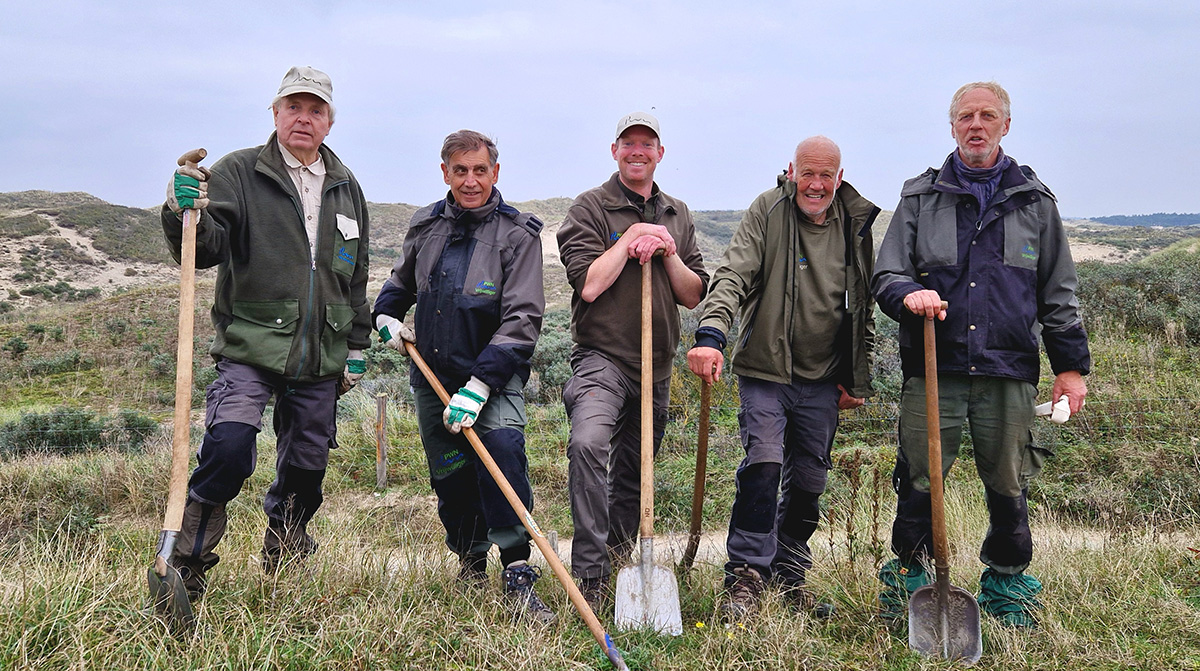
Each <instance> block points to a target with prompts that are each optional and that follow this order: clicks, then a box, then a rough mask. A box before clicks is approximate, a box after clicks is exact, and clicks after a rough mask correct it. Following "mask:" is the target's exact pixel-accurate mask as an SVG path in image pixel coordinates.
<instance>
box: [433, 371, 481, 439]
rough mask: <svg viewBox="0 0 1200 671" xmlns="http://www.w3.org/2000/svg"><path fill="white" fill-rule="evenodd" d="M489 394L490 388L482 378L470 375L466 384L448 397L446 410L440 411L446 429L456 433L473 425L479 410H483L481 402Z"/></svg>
mask: <svg viewBox="0 0 1200 671" xmlns="http://www.w3.org/2000/svg"><path fill="white" fill-rule="evenodd" d="M489 394H491V390H490V389H488V386H487V385H486V384H484V383H483V380H480V379H479V378H477V377H475V376H471V379H470V380H467V384H466V386H465V387H463V388H462V389H459V390H458V393H457V394H455V395H454V396H452V397H450V405H448V406H446V411H445V412H443V413H442V424H445V425H446V430H447V431H449V432H450V433H458V432H459V431H462V430H463V429H469V428H471V427H472V426H475V420H476V419H478V418H479V412H480V411H481V410H483V404H484V403H487V400H488V395H489Z"/></svg>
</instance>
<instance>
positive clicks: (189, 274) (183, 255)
mask: <svg viewBox="0 0 1200 671" xmlns="http://www.w3.org/2000/svg"><path fill="white" fill-rule="evenodd" d="M207 155H208V152H207V151H205V150H203V149H193V150H192V151H189V152H188V153H186V154H184V155H183V156H180V157H179V165H187V166H188V167H191V168H195V167H196V166H197V164H199V163H200V161H203V160H204V157H205V156H207ZM199 223H200V212H199V211H197V210H195V209H186V210H184V211H183V242H182V244H181V245H180V248H179V251H180V254H179V257H180V258H179V269H180V270H179V346H178V349H177V351H176V356H175V433H174V436H173V438H172V440H171V480H170V485H169V487H168V489H167V512H166V515H165V516H164V519H163V528H162V532H161V533H160V534H159V535H158V552H157V554H156V555H155V557H154V566H153V567H151V568H150V569H148V570H147V571H146V583H147V585H148V586H149V588H150V603H152V604H154V612H155V613H156V614H157V615H158V616H159V617H161V618H162V619H163V620H164V621H165V622H166V624H167V627H168V628H169V629H170V630H171V632H172V633H174V634H175V635H182V634H185V633H187V632H188V631H190V630H191V629H192V627H193V626H194V625H195V623H196V616H195V614H194V613H193V612H192V602H191V601H190V600H189V599H188V595H187V590H186V589H185V588H184V586H183V578H182V577H181V576H180V575H179V571H177V570H175V568H174V567H172V566H171V565H170V564H169V563H168V561H169V560H170V558H171V552H172V551H174V549H175V539H176V538H177V537H178V535H179V530H180V528H182V526H183V508H184V505H185V504H186V503H187V474H188V473H187V467H188V454H189V451H190V442H191V440H190V428H191V412H192V318H193V316H194V315H193V313H194V311H195V300H196V296H195V293H196V226H197V225H199Z"/></svg>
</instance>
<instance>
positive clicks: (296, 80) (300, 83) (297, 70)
mask: <svg viewBox="0 0 1200 671" xmlns="http://www.w3.org/2000/svg"><path fill="white" fill-rule="evenodd" d="M294 93H311V94H313V95H314V96H316V97H318V98H320V99H321V100H324V101H325V102H327V103H329V104H330V105H332V104H333V82H332V81H330V79H329V75H327V74H325V73H324V72H321V71H320V70H317V69H316V68H312V67H309V66H307V65H305V66H300V65H293V66H292V67H291V69H289V70H288V71H287V74H286V75H284V76H283V81H282V82H280V84H279V92H278V93H276V94H275V100H279V99H280V98H284V97H287V96H290V95H292V94H294Z"/></svg>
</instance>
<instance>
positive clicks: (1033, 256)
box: [1021, 243, 1037, 261]
mask: <svg viewBox="0 0 1200 671" xmlns="http://www.w3.org/2000/svg"><path fill="white" fill-rule="evenodd" d="M1021 256H1022V257H1024V258H1026V259H1029V260H1030V261H1037V250H1036V249H1034V248H1033V247H1032V246H1030V245H1029V243H1025V247H1024V248H1023V249H1022V250H1021Z"/></svg>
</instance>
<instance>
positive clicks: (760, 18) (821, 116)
mask: <svg viewBox="0 0 1200 671" xmlns="http://www.w3.org/2000/svg"><path fill="white" fill-rule="evenodd" d="M1198 38H1200V8H1198V6H1197V4H1196V3H1194V2H1182V1H1178V2H1137V1H1129V0H1124V1H1118V0H1078V1H1077V0H1067V1H1053V0H1050V1H1047V0H1038V1H1033V2H1007V1H1001V2H990V3H972V2H969V1H968V2H954V3H951V2H946V3H940V2H925V1H922V0H910V1H908V2H885V1H880V2H854V1H843V2H827V3H816V2H804V3H801V2H781V1H776V2H753V1H742V2H728V1H723V2H709V1H706V0H678V1H675V0H671V1H665V2H655V1H653V0H644V1H642V2H631V3H616V2H587V3H582V2H580V3H571V2H562V3H559V2H532V1H531V2H521V1H513V2H493V3H484V2H478V3H458V2H455V3H451V2H445V3H433V2H421V3H417V2H412V3H409V2H393V3H386V4H385V3H372V2H338V1H336V0H324V1H322V2H311V1H308V0H292V1H291V2H287V3H265V2H262V3H260V2H254V1H253V0H241V1H240V2H226V1H224V0H201V1H199V2H195V3H189V4H187V5H185V4H184V3H176V2H162V1H159V2H135V1H129V0H111V1H109V2H82V1H79V2H57V1H55V0H44V1H41V2H29V1H28V0H0V63H3V64H4V65H3V69H4V77H3V80H4V85H3V86H2V87H0V91H3V93H2V94H0V101H3V102H2V105H3V113H2V114H0V192H5V191H22V190H26V189H46V190H51V191H87V192H89V193H92V194H94V195H96V196H99V197H101V198H103V199H105V200H108V201H110V202H114V203H118V204H122V205H131V206H138V207H147V206H151V205H154V204H157V203H161V202H162V199H163V196H164V193H165V189H166V182H167V180H168V178H169V176H170V173H171V171H172V170H173V168H174V165H175V159H176V158H178V156H179V155H180V154H182V153H183V152H184V151H186V150H188V149H190V148H192V147H197V146H203V147H206V148H207V149H208V150H209V154H210V157H211V158H210V162H211V159H213V158H215V157H217V156H220V155H223V154H225V153H227V152H229V151H232V150H234V149H238V148H241V147H247V146H253V145H257V144H261V143H262V142H264V141H265V140H266V138H267V136H268V135H269V134H270V132H271V130H272V124H271V116H270V111H269V110H268V105H269V103H270V100H271V98H272V97H273V95H274V93H275V91H276V90H277V88H278V86H279V81H280V79H281V78H282V76H283V74H284V72H286V70H287V69H288V67H289V66H291V65H312V66H314V67H317V68H319V69H322V70H325V71H326V72H328V73H329V74H330V76H331V77H332V79H333V84H334V100H335V103H336V105H337V108H338V110H337V122H336V123H335V124H334V126H333V130H332V132H331V133H330V135H329V137H328V138H327V140H326V142H327V144H328V145H329V146H330V147H332V148H333V150H334V151H335V152H337V154H338V155H339V156H340V157H341V158H342V159H343V160H344V161H345V162H346V163H347V164H348V165H349V166H350V168H351V169H352V170H353V171H354V173H355V174H356V175H357V176H358V178H359V181H360V182H361V183H362V185H363V189H364V191H365V192H366V196H367V198H368V199H369V200H372V201H376V202H388V203H391V202H406V203H412V204H425V203H428V202H431V201H433V200H436V199H438V198H440V197H442V196H443V195H444V193H445V188H446V187H445V185H444V184H443V183H442V176H441V172H440V171H439V169H438V162H439V160H438V151H439V149H440V147H441V142H442V139H443V138H444V137H445V136H446V134H447V133H449V132H452V131H454V130H457V129H459V128H472V129H475V130H479V131H483V132H485V133H487V134H489V135H491V136H492V137H494V138H495V139H496V141H497V143H498V145H499V148H500V163H501V166H502V171H501V179H500V182H499V184H498V186H499V188H500V189H501V191H502V192H503V193H504V195H505V198H507V199H508V200H527V199H531V198H548V197H553V196H568V197H574V196H575V195H576V194H578V193H579V192H580V191H583V190H584V189H587V188H589V187H591V186H595V185H596V184H599V183H600V182H602V181H603V180H605V179H606V178H607V177H608V175H609V174H611V172H612V171H613V170H614V169H615V163H614V162H613V160H612V156H611V153H610V149H609V147H610V144H611V142H612V140H613V132H614V129H615V125H616V121H617V119H618V118H619V117H620V116H622V115H623V114H625V113H627V112H631V111H635V110H646V111H651V112H652V113H654V114H655V115H657V116H658V117H659V119H660V121H661V123H662V134H663V137H662V139H663V145H664V146H665V147H666V156H665V158H664V159H663V162H662V164H661V165H660V166H659V169H658V173H657V175H656V177H657V182H658V183H659V185H660V187H661V188H662V189H663V190H665V191H667V192H668V193H671V194H672V195H674V196H677V197H680V198H682V199H683V200H685V201H686V202H687V203H688V204H689V205H690V206H691V207H692V208H693V209H741V208H744V207H746V206H747V205H748V204H749V203H750V202H751V201H752V200H753V199H754V197H755V196H756V195H757V194H758V193H760V192H762V191H764V190H766V189H767V188H769V187H771V186H773V184H774V179H775V175H776V174H777V173H778V172H779V171H780V170H781V169H783V168H784V167H786V165H787V162H788V160H789V158H790V155H791V152H792V150H793V149H794V147H795V145H796V143H797V142H798V141H799V140H801V139H803V138H805V137H807V136H809V135H814V134H824V135H827V136H829V137H831V138H833V139H834V140H835V141H836V142H838V143H839V144H840V145H841V147H842V152H843V167H844V169H845V177H846V180H847V181H849V182H851V183H853V184H854V185H855V186H856V187H857V188H858V189H859V191H860V192H862V193H863V195H865V196H866V197H868V198H870V199H871V200H874V201H875V202H876V203H878V204H879V205H880V206H881V207H883V208H884V209H892V208H893V207H895V204H896V201H897V199H898V197H899V192H900V187H901V185H902V184H903V182H904V180H905V179H907V178H909V177H912V176H914V175H916V174H918V173H920V172H921V171H923V170H924V169H925V168H926V167H928V166H931V165H935V166H936V165H941V163H942V161H943V160H944V159H945V157H946V155H947V154H949V152H950V151H951V149H952V148H953V146H954V145H953V140H952V138H951V137H950V127H949V122H948V118H947V108H948V106H949V101H950V96H951V95H952V94H953V92H954V90H955V89H956V88H957V87H958V86H959V85H961V84H963V83H965V82H968V81H974V80H980V79H995V80H997V81H999V82H1000V83H1001V84H1003V85H1004V86H1005V87H1006V88H1007V89H1008V90H1009V92H1010V94H1011V95H1012V98H1013V110H1012V113H1013V120H1012V129H1011V131H1010V133H1009V135H1008V137H1006V138H1005V140H1004V142H1003V144H1002V146H1003V147H1004V149H1005V151H1006V152H1007V153H1008V154H1009V155H1011V156H1013V157H1014V158H1016V159H1017V160H1018V161H1020V162H1022V163H1026V164H1028V165H1030V166H1032V167H1033V168H1034V169H1035V170H1036V171H1037V173H1038V175H1039V176H1040V177H1041V179H1042V180H1043V181H1044V182H1046V184H1047V185H1048V186H1049V187H1050V188H1051V189H1052V190H1053V191H1054V192H1055V194H1056V195H1057V196H1058V198H1059V204H1060V209H1061V211H1062V212H1063V214H1064V216H1076V217H1083V216H1101V215H1109V214H1147V213H1152V212H1200V185H1198V182H1200V180H1198V179H1197V176H1198V175H1197V172H1198V170H1197V165H1198V161H1197V159H1196V154H1197V150H1198V149H1200V124H1198V123H1197V122H1196V120H1195V119H1193V118H1192V116H1190V115H1194V114H1196V113H1197V110H1200V81H1198V80H1200V75H1198V73H1200V47H1198V46H1197V44H1196V42H1197V40H1198Z"/></svg>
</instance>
